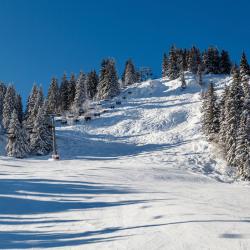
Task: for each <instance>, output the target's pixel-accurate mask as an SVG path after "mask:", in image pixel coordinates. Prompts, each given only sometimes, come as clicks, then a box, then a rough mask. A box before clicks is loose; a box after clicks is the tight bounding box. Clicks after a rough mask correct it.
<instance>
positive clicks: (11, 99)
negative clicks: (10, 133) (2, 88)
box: [3, 85, 16, 129]
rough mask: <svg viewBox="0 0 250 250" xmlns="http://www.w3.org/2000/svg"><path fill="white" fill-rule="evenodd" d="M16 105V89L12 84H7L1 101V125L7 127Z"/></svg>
mask: <svg viewBox="0 0 250 250" xmlns="http://www.w3.org/2000/svg"><path fill="white" fill-rule="evenodd" d="M15 107H16V91H15V88H14V86H13V85H9V86H8V88H7V90H6V94H5V96H4V103H3V126H4V128H5V129H8V127H9V123H10V120H11V115H12V112H13V110H14V109H15Z"/></svg>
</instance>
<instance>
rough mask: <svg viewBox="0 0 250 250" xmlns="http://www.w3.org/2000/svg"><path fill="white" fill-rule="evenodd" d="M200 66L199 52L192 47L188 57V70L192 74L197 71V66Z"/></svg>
mask: <svg viewBox="0 0 250 250" xmlns="http://www.w3.org/2000/svg"><path fill="white" fill-rule="evenodd" d="M200 64H201V56H200V51H199V49H197V48H196V47H194V46H193V47H192V48H191V50H190V52H189V56H188V70H189V71H190V72H192V73H193V74H196V73H197V71H198V66H199V65H200Z"/></svg>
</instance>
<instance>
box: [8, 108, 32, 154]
mask: <svg viewBox="0 0 250 250" xmlns="http://www.w3.org/2000/svg"><path fill="white" fill-rule="evenodd" d="M6 151H7V155H8V156H10V157H16V158H23V157H24V156H26V155H27V153H28V152H29V146H28V143H27V140H26V135H25V131H24V130H23V128H22V127H21V124H20V122H19V119H18V115H17V112H16V110H15V109H14V110H13V112H12V115H11V120H10V123H9V128H8V143H7V146H6Z"/></svg>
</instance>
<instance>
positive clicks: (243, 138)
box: [235, 112, 250, 180]
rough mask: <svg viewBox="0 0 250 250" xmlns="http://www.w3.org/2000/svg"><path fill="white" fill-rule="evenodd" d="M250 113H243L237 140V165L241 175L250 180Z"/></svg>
mask: <svg viewBox="0 0 250 250" xmlns="http://www.w3.org/2000/svg"><path fill="white" fill-rule="evenodd" d="M249 132H250V112H248V113H242V116H241V122H240V126H239V129H238V133H237V138H236V150H235V163H236V165H237V168H238V171H239V174H240V175H241V176H243V177H244V178H245V179H248V180H249V179H250V136H249Z"/></svg>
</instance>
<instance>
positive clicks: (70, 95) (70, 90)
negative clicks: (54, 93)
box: [68, 73, 76, 109]
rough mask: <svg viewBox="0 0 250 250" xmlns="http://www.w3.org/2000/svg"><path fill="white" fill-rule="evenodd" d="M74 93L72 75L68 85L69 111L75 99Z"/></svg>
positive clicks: (74, 84) (74, 86)
mask: <svg viewBox="0 0 250 250" xmlns="http://www.w3.org/2000/svg"><path fill="white" fill-rule="evenodd" d="M75 93H76V80H75V75H74V74H73V73H72V74H71V78H70V80H69V84H68V104H69V109H70V108H71V107H72V105H73V103H74V99H75Z"/></svg>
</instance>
